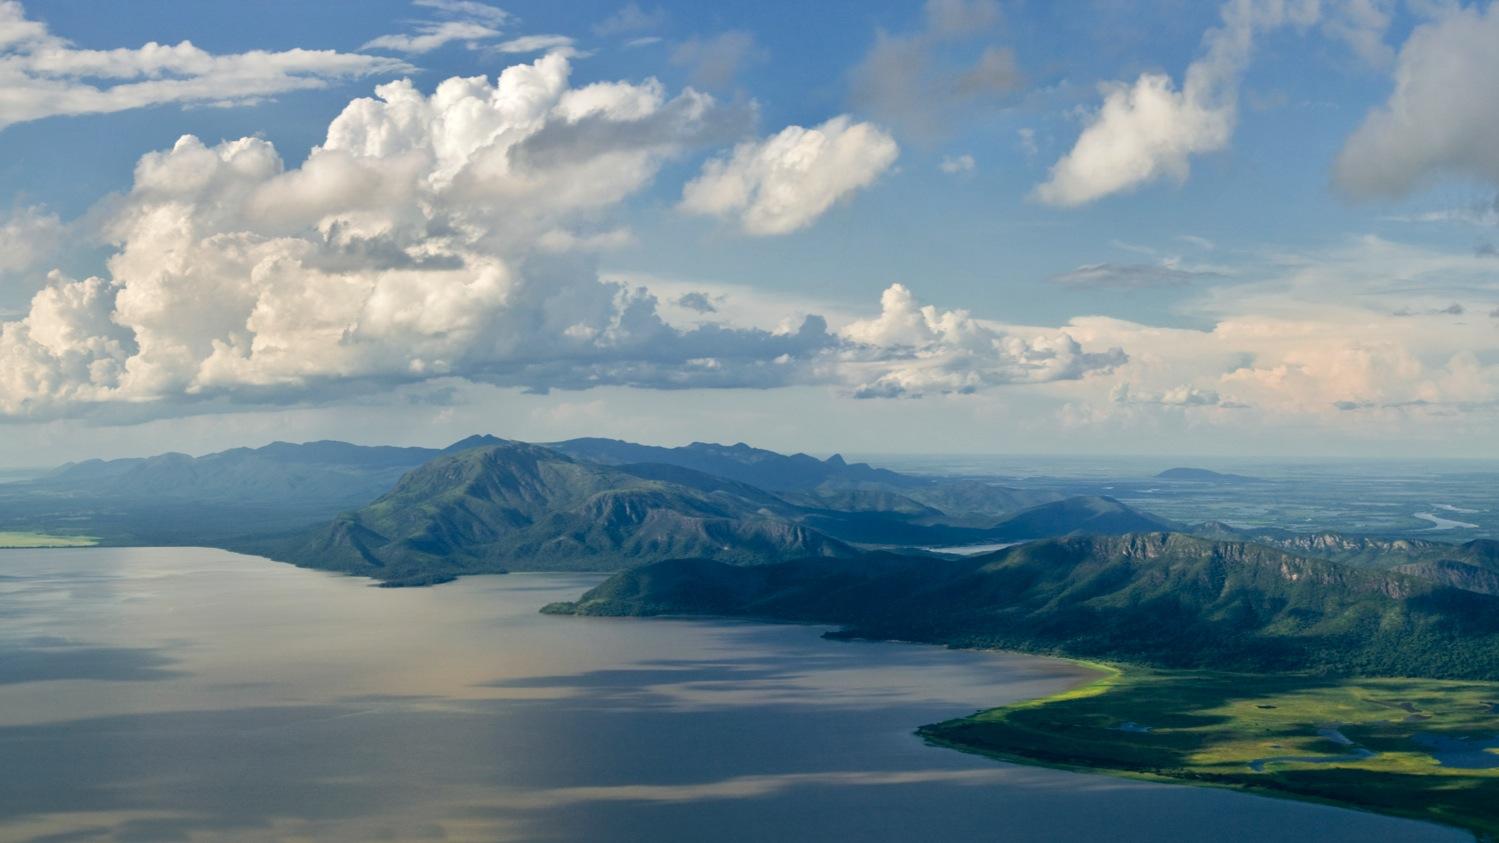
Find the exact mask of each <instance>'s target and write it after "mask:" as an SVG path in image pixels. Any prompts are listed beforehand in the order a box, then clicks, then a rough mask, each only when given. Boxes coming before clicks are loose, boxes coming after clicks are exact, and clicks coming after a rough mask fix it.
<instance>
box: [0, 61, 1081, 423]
mask: <svg viewBox="0 0 1499 843" xmlns="http://www.w3.org/2000/svg"><path fill="white" fill-rule="evenodd" d="M569 76H570V64H569V61H568V58H567V56H566V55H565V54H563V53H552V54H549V55H546V56H543V57H541V58H539V59H537V60H536V61H534V62H532V63H529V64H522V65H516V66H513V67H510V68H507V69H506V70H505V71H504V72H502V73H501V74H500V75H499V76H498V77H497V78H495V79H489V78H486V77H471V78H452V79H448V80H446V81H444V82H442V83H440V84H439V85H438V86H437V87H436V89H435V90H434V91H432V92H431V93H430V94H428V93H424V92H422V91H420V90H418V89H417V87H416V86H415V85H413V84H412V83H411V82H410V81H405V80H402V81H397V82H392V83H389V84H385V85H381V86H379V87H377V88H376V89H375V96H374V97H370V98H360V99H356V100H354V101H352V102H350V103H349V104H348V105H347V106H346V107H345V108H344V109H343V111H342V113H340V114H339V115H338V116H337V117H336V118H334V119H333V121H332V122H331V123H330V124H329V126H328V130H327V134H326V137H325V139H324V141H323V143H322V144H321V145H319V146H317V147H315V148H314V149H313V150H312V151H311V153H310V154H309V155H307V156H306V158H305V161H303V163H302V164H300V165H299V166H295V167H288V166H287V165H286V164H285V161H284V160H283V158H282V156H281V153H280V152H279V151H278V150H277V149H276V148H275V147H274V146H273V145H272V144H271V143H269V142H268V141H266V140H263V139H260V138H254V137H249V138H240V139H237V140H228V141H223V142H220V143H216V144H209V143H205V142H204V141H202V140H200V139H199V138H197V137H194V136H191V135H187V136H183V137H182V138H181V139H180V140H178V141H177V142H176V144H174V145H173V146H172V147H171V148H170V149H164V150H159V151H156V152H152V153H149V154H147V155H145V156H143V157H142V158H141V159H140V161H139V163H138V164H137V165H136V168H135V173H134V181H133V184H132V186H131V188H130V190H129V191H128V192H127V193H125V194H124V195H122V196H119V197H116V198H113V199H111V200H110V201H108V202H105V203H102V204H101V205H100V206H99V207H98V208H97V209H96V210H95V211H94V212H93V213H92V215H91V218H92V217H97V218H100V219H102V224H101V228H102V230H101V231H100V232H99V234H100V236H101V239H102V240H103V241H104V242H105V243H108V244H112V253H111V255H110V256H109V257H108V259H107V261H106V267H107V271H106V272H105V273H103V274H101V275H100V276H98V277H89V278H84V279H81V280H75V279H73V278H69V277H66V276H64V275H62V274H60V273H56V272H54V273H52V275H51V276H50V278H49V279H48V282H47V284H46V286H45V287H44V288H43V289H42V290H41V291H40V292H38V293H37V294H36V295H35V296H34V297H33V298H32V300H31V302H30V306H29V309H28V310H27V311H26V312H25V313H24V314H23V315H21V316H20V317H19V318H15V319H12V320H10V321H5V322H0V415H3V416H9V417H12V418H15V417H26V418H49V417H56V416H67V415H76V414H79V413H86V412H102V413H121V412H125V410H124V409H122V408H133V409H130V410H129V412H130V413H131V414H133V415H132V417H136V418H138V417H140V416H142V415H151V414H175V413H183V412H192V411H194V408H203V407H223V406H229V407H235V406H243V405H248V404H255V403H288V402H302V401H312V400H315V401H330V400H338V398H339V397H340V396H358V395H362V394H370V393H385V392H388V391H389V390H390V389H391V388H393V387H396V386H399V385H401V384H403V383H413V382H421V381H428V380H434V379H461V380H466V381H470V382H477V383H487V384H496V385H502V386H516V387H522V388H526V389H531V390H535V391H546V390H550V389H585V388H590V387H595V386H606V385H616V386H634V387H645V388H655V389H678V388H699V387H751V388H769V387H778V386H785V385H788V384H814V383H822V384H834V385H844V386H847V387H848V388H850V389H854V388H860V389H862V388H863V387H864V385H865V383H866V381H868V382H870V383H873V384H875V385H877V386H878V388H880V389H885V390H886V391H887V392H891V394H894V391H893V390H892V388H891V386H892V385H895V384H898V385H899V387H900V389H899V392H900V393H901V394H920V393H921V392H924V391H968V390H971V389H974V388H978V387H981V386H986V385H997V384H1002V383H1011V382H1034V381H1037V380H1045V379H1047V378H1054V377H1076V376H1079V375H1080V374H1081V373H1083V372H1084V371H1086V370H1088V369H1089V368H1097V367H1098V366H1100V365H1105V364H1106V362H1107V361H1106V360H1104V359H1102V358H1100V359H1098V360H1095V359H1093V358H1091V357H1089V356H1088V355H1085V354H1082V352H1081V350H1080V348H1079V347H1078V346H1077V345H1076V343H1073V342H1071V341H1070V340H1068V339H1066V338H1065V337H1051V338H1020V337H1017V336H1012V335H1008V334H1004V333H1001V332H997V331H994V330H991V329H987V328H983V327H981V326H979V325H978V324H977V323H974V322H972V321H971V320H969V319H968V318H967V317H966V316H965V315H961V314H944V315H937V316H933V317H932V318H933V319H934V320H936V321H935V322H934V323H933V324H934V325H935V326H936V327H933V328H930V329H929V330H928V332H927V333H926V334H924V335H921V336H920V337H918V338H917V339H916V340H915V341H908V338H906V337H903V336H898V335H896V334H893V333H892V334H890V335H889V336H888V337H886V336H881V335H880V331H879V330H878V329H876V328H874V327H863V328H860V327H854V328H851V329H850V331H851V332H850V333H848V334H847V335H840V334H838V333H836V332H833V331H830V330H829V329H828V327H827V323H826V321H825V320H824V319H823V318H822V317H820V316H816V315H804V316H802V317H800V318H797V319H783V320H782V321H781V323H780V324H779V325H777V326H775V327H770V328H761V327H756V326H754V325H749V324H735V322H736V319H735V317H734V314H719V313H717V312H715V311H714V307H717V305H712V306H710V307H704V306H703V305H704V304H705V300H699V299H688V300H686V301H685V302H680V301H679V303H676V304H672V305H671V306H668V307H664V308H663V306H662V305H661V304H660V303H659V302H658V301H657V298H656V296H655V295H654V294H652V293H651V292H650V291H649V290H647V289H645V288H643V287H640V286H634V285H631V284H627V283H618V282H613V281H606V280H603V279H601V278H600V277H599V276H598V274H597V272H596V270H595V266H594V256H593V255H594V252H595V251H596V250H597V249H600V248H611V247H613V246H615V245H618V244H620V243H622V242H628V239H629V236H630V235H629V232H628V230H627V229H623V228H620V227H617V226H614V225H612V224H611V219H610V215H611V212H612V211H613V210H614V209H615V208H616V207H617V206H618V204H619V203H620V202H621V200H623V199H625V198H627V197H629V196H630V195H632V194H634V193H636V192H638V191H640V190H641V189H642V188H644V187H645V186H647V185H648V184H650V183H651V182H652V181H653V180H654V179H655V177H656V175H657V173H658V172H659V171H660V169H661V167H662V166H663V164H664V163H665V162H667V161H668V160H670V159H672V158H674V157H676V156H678V155H681V154H683V153H685V152H687V151H689V150H692V149H696V148H702V147H718V146H721V145H722V144H724V143H726V142H728V140H729V139H730V138H732V137H736V136H739V135H740V134H741V133H742V132H743V130H744V128H745V126H746V124H747V116H748V115H747V114H746V113H744V110H743V109H739V108H734V107H728V106H724V105H721V104H719V103H718V102H716V101H715V100H714V99H713V98H712V97H709V96H707V95H704V94H701V93H698V92H696V91H693V90H691V89H687V90H685V91H683V92H681V93H679V94H676V95H674V96H673V95H670V94H668V93H667V92H666V91H665V90H664V88H663V86H662V85H661V84H660V83H658V82H656V81H655V80H647V81H645V82H641V83H631V82H605V83H594V84H589V85H585V86H582V87H574V86H572V85H571V84H570V82H569ZM871 147H872V148H873V150H874V152H873V153H871V152H870V149H871ZM767 150H769V151H767ZM762 155H763V156H765V160H764V161H762V162H761V163H760V164H755V165H751V166H748V169H749V170H751V171H752V172H750V173H748V174H746V175H745V178H746V179H748V180H749V181H750V182H751V184H750V186H748V187H747V188H746V190H747V194H746V195H747V197H748V198H747V199H746V200H745V201H744V202H743V203H742V204H739V205H736V206H734V207H735V210H736V211H738V212H743V213H744V214H745V215H746V219H747V220H751V221H752V222H749V223H747V224H750V225H755V226H763V227H766V228H767V230H776V229H787V228H789V227H795V226H799V225H805V224H807V223H808V222H810V221H811V219H812V218H813V217H815V216H816V215H817V214H819V213H821V211H822V210H825V209H826V207H827V206H828V205H830V204H831V203H832V202H834V201H835V200H836V199H837V198H838V197H839V196H842V195H844V194H845V193H847V192H848V191H850V190H853V189H855V188H856V187H857V186H859V185H861V184H865V183H868V181H870V180H872V179H873V178H874V177H875V176H876V175H877V174H878V172H879V171H881V170H883V169H884V167H886V166H888V164H889V161H890V160H891V159H893V158H894V155H895V150H894V144H893V142H890V141H889V140H888V138H885V137H883V136H882V135H880V134H879V133H878V132H877V130H873V129H871V128H867V127H861V126H858V125H854V124H850V123H849V122H848V121H847V120H843V119H839V120H834V121H831V122H830V123H828V124H825V125H824V126H823V127H820V128H819V129H815V130H806V129H800V128H793V129H792V130H788V131H787V132H783V133H781V134H779V135H777V136H775V137H774V138H772V139H771V140H770V141H767V142H765V143H763V144H751V145H749V146H747V147H740V149H739V150H738V151H736V152H735V153H734V155H733V156H732V157H731V158H729V159H726V160H725V161H724V162H722V163H721V166H722V167H725V168H728V167H731V166H745V165H746V161H745V160H742V159H746V160H748V161H760V160H761V158H762ZM710 170H711V168H710ZM792 182H795V183H792ZM27 213H28V215H29V216H27V217H26V218H25V224H27V225H32V224H33V223H34V222H35V220H33V219H32V217H33V216H35V215H32V214H30V212H27ZM36 219H37V220H40V221H41V224H43V225H44V226H51V225H54V224H55V223H54V222H53V220H52V218H50V217H47V216H45V215H42V216H39V217H36ZM892 289H897V290H902V291H903V288H892ZM902 294H903V295H907V294H904V293H903V292H902ZM892 301H893V300H892V299H891V294H889V293H887V296H886V314H885V315H884V316H882V317H881V320H884V322H883V323H881V324H884V323H889V322H890V321H891V320H895V319H897V318H898V317H899V311H900V310H901V309H902V308H907V309H909V307H914V305H909V303H907V304H899V303H898V302H896V304H892ZM710 304H711V303H710ZM896 305H899V306H896ZM666 312H670V313H674V314H675V313H676V312H689V313H692V314H693V315H694V316H695V317H697V320H696V321H695V323H692V324H686V325H678V324H674V323H673V322H671V321H668V319H667V318H666V317H665V316H664V315H663V313H666ZM783 315H786V314H784V312H783ZM708 316H712V317H714V318H713V319H711V320H710V319H708V318H706V317H708ZM719 316H722V317H723V321H722V322H720V321H718V317H719ZM877 321H878V320H877ZM871 324H874V323H871Z"/></svg>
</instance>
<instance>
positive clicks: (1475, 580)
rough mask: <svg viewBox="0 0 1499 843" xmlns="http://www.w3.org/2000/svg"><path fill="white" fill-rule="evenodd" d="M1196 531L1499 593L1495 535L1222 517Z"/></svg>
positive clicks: (1207, 536) (1498, 566)
mask: <svg viewBox="0 0 1499 843" xmlns="http://www.w3.org/2000/svg"><path fill="white" fill-rule="evenodd" d="M1192 532H1193V534H1194V535H1199V536H1203V537H1205V538H1213V539H1226V540H1230V541H1233V540H1237V541H1252V542H1256V543H1259V544H1263V545H1267V546H1269V547H1275V548H1279V549H1281V550H1286V551H1289V552H1291V553H1296V554H1299V555H1302V556H1311V557H1315V558H1318V559H1327V560H1329V561H1332V562H1338V563H1341V564H1344V565H1352V566H1355V567H1360V568H1377V569H1384V570H1392V571H1398V572H1400V573H1403V574H1409V575H1411V576H1415V577H1420V578H1422V579H1427V580H1431V581H1432V582H1438V583H1442V584H1444V585H1450V586H1452V587H1454V588H1461V589H1464V590H1467V591H1478V592H1482V593H1484V594H1499V541H1495V540H1494V539H1473V540H1471V541H1467V542H1462V543H1453V542H1442V541H1433V540H1431V539H1410V538H1394V537H1388V536H1363V535H1348V534H1345V533H1338V532H1334V531H1330V530H1324V531H1321V532H1316V533H1298V532H1295V531H1292V530H1284V529H1273V528H1272V529H1255V530H1240V529H1236V528H1234V527H1230V526H1228V525H1226V524H1223V523H1220V522H1208V523H1206V524H1201V525H1198V526H1197V527H1195V528H1193V530H1192Z"/></svg>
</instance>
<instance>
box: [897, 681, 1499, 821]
mask: <svg viewBox="0 0 1499 843" xmlns="http://www.w3.org/2000/svg"><path fill="white" fill-rule="evenodd" d="M1061 660H1064V661H1071V662H1073V663H1075V664H1078V665H1080V666H1084V667H1088V668H1090V669H1094V670H1098V671H1101V675H1099V676H1098V677H1097V678H1096V679H1094V680H1093V681H1091V682H1088V683H1086V684H1083V685H1080V686H1077V687H1074V688H1071V689H1068V690H1066V691H1062V692H1059V693H1057V694H1053V695H1050V696H1047V697H1040V698H1036V699H1032V700H1026V701H1022V702H1016V703H1011V704H1009V705H1002V706H997V707H994V708H990V709H984V710H981V711H977V712H975V713H973V714H970V715H968V716H966V717H958V718H953V719H951V720H944V721H940V722H937V723H930V724H926V725H923V726H920V727H918V728H917V729H916V730H915V732H914V734H915V735H916V736H918V737H920V738H921V739H922V740H923V741H924V742H925V743H927V744H928V745H930V746H934V747H940V748H943V749H950V750H954V751H957V752H963V753H967V754H970V755H978V756H982V757H985V758H990V759H993V760H995V761H1000V762H1003V763H1009V764H1017V765H1023V766H1030V767H1042V768H1047V769H1054V770H1063V771H1067V772H1074V773H1081V774H1086V775H1104V776H1111V777H1114V778H1122V779H1129V780H1135V781H1144V782H1152V783H1156V784H1174V785H1185V786H1195V787H1212V788H1218V789H1222V790H1232V791H1238V792H1241V793H1246V794H1251V795H1255V796H1264V797H1269V798H1276V799H1287V800H1292V801H1298V802H1307V803H1312V804H1319V805H1327V806H1331V807H1335V808H1339V809H1342V810H1349V811H1358V812H1360V813H1368V814H1377V815H1382V816H1393V817H1400V818H1403V819H1409V820H1414V821H1417V822H1423V823H1429V824H1432V825H1437V826H1440V827H1443V828H1452V829H1456V830H1458V831H1462V832H1465V833H1468V834H1471V835H1473V837H1474V839H1475V840H1480V841H1493V840H1495V839H1499V819H1491V820H1490V819H1488V818H1483V819H1484V820H1488V821H1487V822H1483V821H1481V820H1480V818H1479V817H1470V816H1467V815H1455V814H1449V813H1443V812H1442V811H1441V810H1439V809H1435V808H1432V807H1429V806H1421V807H1406V806H1403V805H1400V804H1393V803H1380V804H1371V803H1368V802H1356V801H1348V800H1345V799H1341V798H1338V797H1336V796H1327V795H1322V794H1319V793H1316V792H1314V791H1311V790H1306V789H1299V790H1298V789H1293V788H1291V787H1287V786H1286V785H1285V783H1284V782H1283V781H1282V780H1281V779H1280V778H1277V777H1275V776H1274V775H1273V774H1268V775H1265V778H1264V779H1262V780H1258V781H1255V780H1244V779H1236V778H1229V777H1227V776H1226V775H1223V774H1215V773H1211V772H1200V773H1190V772H1189V771H1188V770H1187V769H1185V768H1176V769H1177V772H1175V773H1173V772H1165V771H1161V770H1155V771H1152V770H1147V769H1131V768H1129V767H1125V766H1120V765H1118V764H1114V763H1111V760H1110V759H1108V758H1102V757H1100V758H1095V759H1089V758H1087V757H1079V756H1063V755H1060V754H1059V755H1057V756H1053V757H1048V756H1046V755H1044V754H1040V753H1029V752H1026V751H1024V748H1023V747H1017V748H1014V749H1006V748H1005V747H1004V745H1003V744H1002V743H996V744H987V743H985V742H982V741H980V740H977V739H974V738H967V739H965V737H963V736H961V735H960V734H955V733H957V732H958V731H959V730H966V729H973V728H995V729H1002V728H1004V727H1005V726H1006V725H1008V724H1007V723H1006V721H1005V718H1007V717H1008V716H1010V715H1013V714H1015V713H1017V712H1027V711H1030V712H1034V711H1036V710H1038V709H1044V708H1046V707H1047V706H1054V705H1058V704H1062V703H1068V702H1076V701H1079V700H1090V699H1098V698H1102V697H1106V696H1107V695H1108V694H1109V693H1110V692H1111V691H1116V690H1118V689H1120V688H1121V687H1123V686H1125V685H1127V684H1128V683H1129V682H1130V681H1131V679H1132V678H1138V677H1139V676H1140V675H1141V674H1146V675H1151V674H1152V673H1158V672H1156V671H1153V669H1151V668H1141V667H1137V666H1133V665H1128V664H1119V663H1106V662H1095V661H1088V660H1082V659H1066V658H1065V657H1061ZM1131 671H1134V674H1133V675H1132V674H1131ZM1183 673H1188V672H1183ZM1239 676H1241V677H1242V678H1243V679H1244V680H1246V681H1253V680H1255V679H1268V678H1269V677H1259V676H1257V675H1253V674H1242V675H1239ZM1346 681H1348V682H1359V681H1361V680H1359V679H1352V678H1351V679H1348V680H1346ZM1362 681H1366V682H1367V681H1371V680H1362ZM1373 681H1377V680H1373ZM1418 681H1426V680H1418ZM1272 708H1273V707H1272ZM1131 725H1133V724H1131ZM1010 728H1012V729H1013V730H1014V731H1016V732H1018V731H1019V730H1020V729H1021V728H1022V727H1019V726H1011V727H1010ZM1114 728H1117V729H1119V731H1120V733H1121V734H1129V733H1131V732H1133V731H1134V730H1126V729H1123V728H1121V727H1114ZM1142 731H1144V732H1146V733H1149V732H1150V731H1151V730H1150V729H1144V730H1142ZM1315 763H1316V762H1310V763H1308V764H1306V765H1305V766H1307V767H1312V769H1316V768H1315V767H1313V766H1312V765H1313V764H1315ZM1331 769H1340V770H1345V771H1351V772H1354V773H1368V774H1370V775H1381V774H1382V771H1366V770H1360V769H1358V768H1355V767H1351V766H1340V767H1334V768H1331ZM1384 774H1385V775H1392V776H1393V775H1396V774H1394V773H1384ZM1240 775H1249V774H1240ZM1254 775H1262V773H1258V772H1257V773H1254ZM1454 777H1455V776H1454ZM1429 778H1433V779H1435V778H1439V776H1430V777H1429ZM1492 781H1494V782H1495V784H1499V779H1492Z"/></svg>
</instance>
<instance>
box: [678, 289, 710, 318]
mask: <svg viewBox="0 0 1499 843" xmlns="http://www.w3.org/2000/svg"><path fill="white" fill-rule="evenodd" d="M677 306H678V307H685V308H687V309H688V310H691V311H695V312H697V313H716V312H717V311H718V308H717V307H714V306H713V300H712V299H711V298H709V297H708V294H707V293H700V292H697V291H696V290H694V291H692V292H690V293H683V294H682V295H680V296H678V297H677Z"/></svg>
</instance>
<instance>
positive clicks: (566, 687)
mask: <svg viewBox="0 0 1499 843" xmlns="http://www.w3.org/2000/svg"><path fill="white" fill-rule="evenodd" d="M598 581H599V578H598V577H596V576H575V575H554V574H512V575H508V576H493V577H473V578H467V579H462V580H459V581H458V582H454V583H449V584H446V585H442V586H438V587H435V588H421V589H379V588H373V587H370V585H369V583H368V581H365V580H360V579H354V578H349V577H341V576H337V575H332V574H327V573H322V572H315V571H306V570H301V569H297V568H292V567H289V566H285V565H280V564H276V563H273V562H269V561H266V560H263V559H257V558H254V557H248V556H240V555H236V554H231V553H227V552H223V551H216V550H202V549H193V548H170V549H145V548H131V549H119V548H86V549H61V550H6V551H0V758H3V759H4V763H3V764H0V840H5V841H13V840H34V841H63V840H69V841H71V840H90V841H92V840H139V841H170V840H234V841H256V840H319V841H323V840H331V841H343V840H347V841H365V840H450V841H453V840H456V841H463V840H475V841H480V840H528V841H529V840H587V841H611V840H619V841H626V840H629V841H639V840H652V841H698V840H704V839H713V840H715V841H786V840H834V839H846V840H852V839H858V840H865V841H897V840H900V841H906V840H942V841H967V840H974V841H977V840H985V841H988V840H997V839H1003V840H1007V841H1072V840H1077V841H1084V840H1086V841H1096V840H1099V839H1107V840H1110V841H1111V843H1127V841H1161V840H1182V841H1187V840H1202V839H1204V838H1207V837H1211V838H1212V839H1215V840H1220V841H1235V840H1243V841H1254V843H1264V841H1266V840H1287V839H1308V840H1311V839H1315V840H1317V841H1318V843H1336V842H1337V841H1359V843H1365V841H1368V840H1392V839H1399V840H1403V841H1438V840H1440V841H1461V840H1468V839H1471V838H1470V837H1469V836H1467V835H1464V834H1461V833H1459V832H1456V831H1451V830H1447V829H1443V828H1439V827H1436V826H1431V825H1426V824H1421V823H1416V822H1411V821H1406V820H1398V819H1391V818H1385V817H1379V816H1374V815H1369V814H1361V813H1356V812H1352V811H1345V810H1340V809H1336V808H1331V807H1327V806H1320V805H1310V804H1302V803H1295V802H1287V801H1281V800H1273V799H1266V798H1262V797H1256V796H1249V795H1245V794H1240V793H1233V792H1229V791H1222V790H1210V789H1203V788H1191V787H1180V786H1171V785H1158V784H1147V783H1140V782H1130V781H1123V780H1118V779H1111V778H1108V777H1103V776H1092V775H1083V774H1075V773H1066V772H1060V771H1054V770H1045V769H1039V768H1029V767H1022V766H1016V765H1009V764H1001V763H997V762H992V761H989V760H987V759H983V758H979V757H975V756H969V755H965V754H962V753H958V752H954V751H951V750H946V749H939V748H934V747H929V746H926V745H924V744H923V743H922V742H921V741H920V740H918V739H917V738H916V737H914V736H913V735H912V730H913V729H915V728H916V727H917V726H919V725H921V724H923V723H929V722H933V721H936V720H941V719H946V718H949V717H953V716H957V715H962V714H966V713H969V712H971V711H973V710H974V709H977V708H981V707H987V706H992V705H997V704H1001V703H1006V702H1009V701H1013V700H1017V699H1023V698H1027V697H1034V696H1041V695H1045V694H1048V693H1052V692H1054V691H1056V690H1059V689H1062V688H1065V687H1068V686H1069V685H1070V684H1072V683H1075V682H1077V681H1078V680H1079V679H1080V677H1081V674H1080V673H1079V671H1078V669H1077V668H1075V667H1074V666H1071V665H1069V664H1067V663H1064V662H1058V661H1054V660H1048V659H1041V658H1034V657H1028V656H1020V655H1013V654H1000V653H980V652H964V651H950V650H943V649H940V648H935V647H925V646H916V645H907V644H893V643H891V644H884V643H849V642H834V641H826V640H823V639H822V638H821V637H820V633H821V632H822V631H823V630H822V629H820V628H816V627H808V626H790V625H769V624H753V623H740V622H731V621H687V620H632V619H597V618H573V617H558V616H547V615H541V614H538V613H537V609H539V608H540V607H541V606H542V605H544V604H546V603H548V602H552V601H555V600H565V599H573V598H576V597H577V596H578V595H579V594H580V593H582V591H583V590H585V589H586V588H587V587H589V586H590V585H591V584H593V583H595V582H598Z"/></svg>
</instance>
